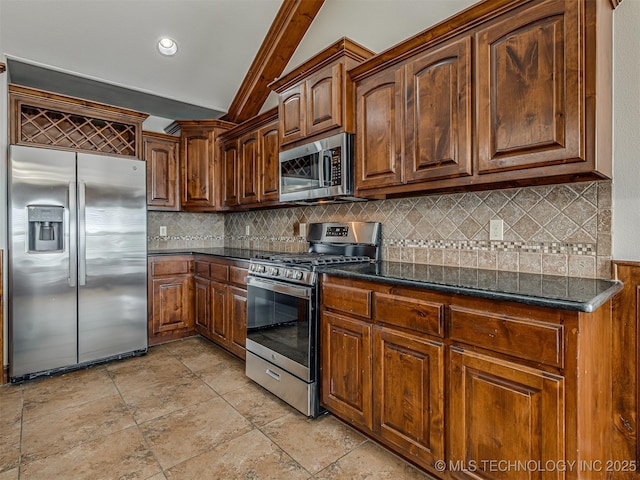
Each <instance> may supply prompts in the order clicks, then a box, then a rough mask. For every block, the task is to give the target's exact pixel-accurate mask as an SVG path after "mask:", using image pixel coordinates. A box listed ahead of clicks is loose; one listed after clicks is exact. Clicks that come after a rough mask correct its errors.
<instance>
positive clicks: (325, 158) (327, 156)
mask: <svg viewBox="0 0 640 480" xmlns="http://www.w3.org/2000/svg"><path fill="white" fill-rule="evenodd" d="M320 171H321V175H322V177H321V178H320V185H321V186H322V187H330V186H331V151H330V150H324V151H323V152H322V168H321V170H320Z"/></svg>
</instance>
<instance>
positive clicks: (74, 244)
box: [65, 182, 78, 287]
mask: <svg viewBox="0 0 640 480" xmlns="http://www.w3.org/2000/svg"><path fill="white" fill-rule="evenodd" d="M76 188H77V186H76V182H69V190H68V192H67V205H68V206H69V211H68V215H69V221H68V222H67V228H66V230H67V231H66V232H65V235H67V238H68V239H69V279H68V281H69V286H70V287H75V286H76V279H77V277H78V264H77V263H76V260H77V258H78V255H77V253H78V234H77V230H78V222H77V219H76Z"/></svg>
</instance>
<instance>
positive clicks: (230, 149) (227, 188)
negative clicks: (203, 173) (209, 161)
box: [221, 138, 240, 207]
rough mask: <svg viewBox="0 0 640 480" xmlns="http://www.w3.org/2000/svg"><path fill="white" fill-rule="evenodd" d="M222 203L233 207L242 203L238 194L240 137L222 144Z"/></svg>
mask: <svg viewBox="0 0 640 480" xmlns="http://www.w3.org/2000/svg"><path fill="white" fill-rule="evenodd" d="M221 156H222V159H221V160H222V175H221V180H222V185H221V190H222V203H223V204H224V206H225V207H233V206H234V205H238V204H239V203H240V196H239V194H238V191H239V185H240V168H239V166H240V165H239V163H238V139H236V138H234V139H231V140H228V141H225V142H224V143H223V145H222V153H221Z"/></svg>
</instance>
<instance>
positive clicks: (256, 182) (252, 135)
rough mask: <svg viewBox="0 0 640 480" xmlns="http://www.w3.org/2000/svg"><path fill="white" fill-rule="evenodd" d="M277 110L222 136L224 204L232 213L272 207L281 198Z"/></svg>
mask: <svg viewBox="0 0 640 480" xmlns="http://www.w3.org/2000/svg"><path fill="white" fill-rule="evenodd" d="M278 126H279V123H278V117H277V110H276V109H272V110H269V111H267V112H265V113H263V114H262V115H259V116H257V117H254V118H252V119H251V120H247V121H246V122H244V123H241V124H240V125H238V126H236V127H235V128H233V129H231V130H229V131H228V132H225V133H224V135H223V136H222V137H221V142H222V146H221V164H222V166H221V170H222V174H221V176H220V177H221V178H220V182H221V183H220V185H219V187H218V188H219V189H220V190H221V192H222V204H223V205H224V208H225V209H227V210H229V209H231V210H236V209H242V210H246V209H247V208H250V207H262V206H271V205H275V204H277V203H278V200H279V197H280V177H279V168H280V162H279V152H280V144H279V132H278Z"/></svg>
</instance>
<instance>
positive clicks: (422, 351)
mask: <svg viewBox="0 0 640 480" xmlns="http://www.w3.org/2000/svg"><path fill="white" fill-rule="evenodd" d="M444 352H445V349H444V345H443V344H442V343H440V342H434V341H432V340H429V339H424V338H420V337H418V336H415V335H411V334H408V333H405V332H400V331H396V330H394V329H391V328H386V327H382V328H380V327H374V329H373V403H374V405H375V408H374V414H373V416H374V420H373V424H374V425H375V427H374V430H375V431H376V432H377V433H378V434H379V435H380V437H381V438H382V439H384V441H387V442H389V443H391V444H393V445H395V446H396V447H397V448H398V449H400V450H401V451H402V452H403V453H405V454H406V455H407V456H408V457H409V458H411V459H412V460H413V461H415V462H416V463H420V464H424V463H427V464H434V463H435V462H436V461H438V460H444V453H445V452H444V370H445V369H444V366H445V360H444V357H445V355H444Z"/></svg>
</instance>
